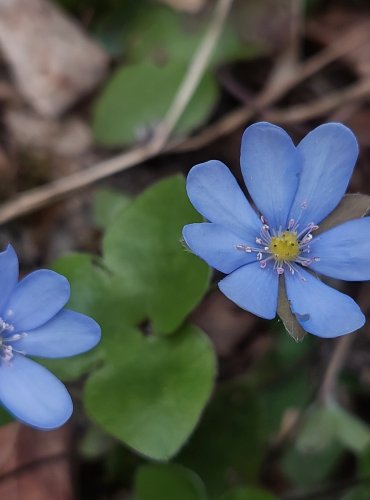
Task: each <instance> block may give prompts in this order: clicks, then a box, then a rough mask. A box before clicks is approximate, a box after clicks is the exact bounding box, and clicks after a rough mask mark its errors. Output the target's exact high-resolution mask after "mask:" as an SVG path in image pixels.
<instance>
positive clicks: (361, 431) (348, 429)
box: [297, 402, 370, 453]
mask: <svg viewBox="0 0 370 500" xmlns="http://www.w3.org/2000/svg"><path fill="white" fill-rule="evenodd" d="M333 441H336V442H339V443H341V444H342V445H343V446H344V447H345V448H346V449H348V450H351V451H353V452H354V453H360V452H362V451H363V450H365V448H366V447H367V446H368V445H369V444H370V430H369V428H368V427H367V425H366V424H365V423H363V422H362V421H361V420H359V419H358V418H357V417H355V416H354V415H351V414H350V413H348V412H347V411H346V410H345V409H344V408H342V407H340V406H339V405H338V404H336V403H334V402H332V403H327V404H319V405H316V406H313V407H311V409H310V411H309V412H308V414H307V417H306V422H305V425H304V427H303V429H302V431H301V434H300V436H299V439H298V441H297V446H298V448H300V449H301V450H318V449H322V448H324V447H328V446H329V445H330V444H331V443H332V442H333Z"/></svg>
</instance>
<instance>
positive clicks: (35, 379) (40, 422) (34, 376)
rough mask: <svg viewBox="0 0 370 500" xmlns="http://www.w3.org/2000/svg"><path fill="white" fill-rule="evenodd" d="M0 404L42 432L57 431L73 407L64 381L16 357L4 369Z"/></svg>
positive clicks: (1, 376) (0, 387) (1, 375)
mask: <svg viewBox="0 0 370 500" xmlns="http://www.w3.org/2000/svg"><path fill="white" fill-rule="evenodd" d="M0 401H1V403H2V404H3V405H4V406H5V407H6V408H7V409H8V410H9V411H10V413H12V414H13V415H14V416H15V417H16V418H17V419H18V420H20V421H22V422H24V423H26V424H28V425H31V426H32V427H36V428H38V429H55V428H56V427H60V426H61V425H63V424H64V423H65V422H66V421H67V420H68V419H69V417H70V416H71V414H72V410H73V406H72V400H71V397H70V395H69V394H68V391H67V389H66V388H65V387H64V385H63V384H62V382H60V380H58V379H57V378H56V377H55V376H54V375H53V374H51V373H50V372H49V371H48V370H47V369H46V368H44V367H43V366H41V365H39V364H38V363H35V362H34V361H32V360H30V359H28V358H26V357H25V356H22V355H20V354H15V355H14V357H13V359H12V360H11V361H10V362H9V364H7V363H5V362H3V361H2V362H1V366H0Z"/></svg>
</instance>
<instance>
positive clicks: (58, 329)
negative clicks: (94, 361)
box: [12, 309, 101, 358]
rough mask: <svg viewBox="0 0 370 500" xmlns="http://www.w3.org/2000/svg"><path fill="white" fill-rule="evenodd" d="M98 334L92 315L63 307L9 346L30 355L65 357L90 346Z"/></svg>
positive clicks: (98, 330)
mask: <svg viewBox="0 0 370 500" xmlns="http://www.w3.org/2000/svg"><path fill="white" fill-rule="evenodd" d="M100 335H101V332H100V326H99V325H98V324H97V323H96V321H94V320H93V319H92V318H89V317H88V316H85V315H84V314H80V313H78V312H75V311H69V310H68V309H64V310H63V311H61V312H59V313H58V314H57V315H56V316H55V317H54V318H52V319H51V320H50V321H48V322H47V323H45V324H44V325H43V326H41V327H39V328H36V329H35V330H31V331H29V332H28V334H27V336H26V337H24V338H23V339H21V340H19V341H17V342H14V343H13V344H12V345H13V346H14V349H16V350H17V351H24V352H25V353H26V354H30V355H31V356H41V357H44V358H65V357H68V356H75V355H76V354H80V353H82V352H85V351H88V350H90V349H92V348H93V347H94V346H96V344H97V343H98V342H99V340H100Z"/></svg>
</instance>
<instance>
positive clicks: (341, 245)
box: [310, 217, 370, 281]
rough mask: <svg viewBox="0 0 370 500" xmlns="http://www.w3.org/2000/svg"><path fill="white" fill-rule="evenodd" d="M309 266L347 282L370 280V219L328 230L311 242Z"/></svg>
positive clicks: (352, 221) (356, 220)
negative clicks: (317, 258)
mask: <svg viewBox="0 0 370 500" xmlns="http://www.w3.org/2000/svg"><path fill="white" fill-rule="evenodd" d="M310 249H311V252H310V254H311V255H312V256H316V257H319V258H320V260H319V262H313V263H312V264H311V265H310V267H311V268H312V269H314V270H315V271H317V272H318V273H321V274H325V275H326V276H330V277H332V278H338V279H341V280H347V281H364V280H370V218H367V217H365V218H363V219H355V220H351V221H348V222H345V223H344V224H341V225H340V226H336V227H334V228H332V229H329V230H328V231H326V232H325V233H322V234H321V235H320V236H317V237H316V238H314V239H313V240H312V242H311V244H310Z"/></svg>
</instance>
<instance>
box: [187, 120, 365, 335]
mask: <svg viewBox="0 0 370 500" xmlns="http://www.w3.org/2000/svg"><path fill="white" fill-rule="evenodd" d="M357 156H358V145H357V141H356V138H355V136H354V135H353V133H352V132H351V131H350V130H349V129H348V128H347V127H345V126H344V125H342V124H340V123H328V124H325V125H321V126H320V127H317V128H316V129H315V130H313V131H312V132H310V133H309V134H308V135H307V136H306V137H305V138H304V139H303V140H302V141H301V142H300V143H299V144H298V146H297V147H296V146H295V145H294V144H293V142H292V140H291V138H290V137H289V136H288V135H287V133H286V132H285V131H284V130H283V129H281V128H280V127H277V126H275V125H271V124H269V123H265V122H262V123H256V124H254V125H251V126H250V127H248V128H247V129H246V130H245V132H244V135H243V139H242V147H241V170H242V175H243V178H244V182H245V184H246V186H247V188H248V191H249V194H250V196H251V198H252V200H253V202H254V204H255V206H256V211H255V210H254V209H253V208H252V206H251V205H250V203H249V202H248V200H247V198H246V197H245V195H244V194H243V192H242V190H241V189H240V187H239V185H238V183H237V182H236V180H235V178H234V177H233V175H232V174H231V173H230V171H229V169H228V168H227V167H226V166H225V165H224V164H223V163H221V162H219V161H216V160H211V161H208V162H206V163H202V164H199V165H196V166H195V167H193V168H192V169H191V171H190V172H189V175H188V178H187V192H188V196H189V198H190V200H191V202H192V204H193V205H194V207H195V208H196V209H197V210H198V212H200V213H201V214H202V215H203V216H204V217H205V218H206V219H207V220H208V221H209V222H206V223H200V224H190V225H187V226H185V227H184V230H183V236H184V240H185V242H186V244H187V245H188V247H189V248H190V249H191V250H192V251H193V252H194V253H195V254H196V255H198V256H199V257H201V258H202V259H204V260H205V261H206V262H207V263H208V264H209V265H211V266H212V267H214V268H216V269H218V270H219V271H221V272H222V273H225V274H227V275H228V276H226V277H225V278H224V279H223V280H222V281H220V283H219V288H220V290H221V291H222V292H223V293H224V294H225V295H226V296H227V297H228V298H229V299H231V300H232V301H234V302H235V303H236V304H237V305H239V306H240V307H242V308H243V309H246V310H247V311H250V312H252V313H254V314H256V315H257V316H261V317H262V318H267V319H272V318H274V317H275V315H276V311H277V304H278V289H279V279H280V280H282V279H284V280H285V289H286V294H287V298H288V301H289V305H290V308H291V311H292V313H293V314H294V315H295V317H296V319H297V320H298V322H299V324H300V325H301V326H302V327H303V328H304V330H305V331H307V332H309V333H312V334H314V335H317V336H319V337H336V336H339V335H345V334H347V333H350V332H353V331H355V330H357V329H358V328H360V327H361V326H362V325H363V324H364V322H365V317H364V315H363V314H362V312H361V310H360V308H359V306H358V305H357V304H356V303H355V302H354V300H353V299H352V298H350V297H349V296H347V295H345V294H343V293H341V292H339V291H338V290H335V289H333V288H331V287H330V286H328V285H326V284H324V283H323V282H322V281H320V280H319V279H318V277H317V275H316V273H320V274H323V275H325V276H329V277H331V278H337V279H344V280H349V281H361V280H369V279H370V218H367V217H365V218H359V219H354V220H351V221H348V222H345V223H342V224H340V225H337V226H336V227H333V228H331V229H329V230H327V231H324V232H322V233H320V231H319V233H317V235H316V236H315V231H317V230H318V228H319V227H320V223H321V222H322V221H323V220H324V219H325V218H326V217H327V216H328V215H329V214H330V213H331V212H332V211H333V210H334V209H335V208H336V207H337V205H338V204H339V202H340V200H341V198H342V197H343V195H344V193H345V191H346V188H347V185H348V183H349V179H350V177H351V174H352V171H353V168H354V165H355V162H356V159H357Z"/></svg>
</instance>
